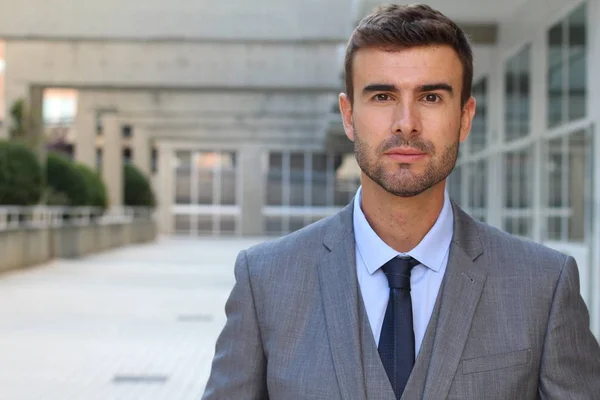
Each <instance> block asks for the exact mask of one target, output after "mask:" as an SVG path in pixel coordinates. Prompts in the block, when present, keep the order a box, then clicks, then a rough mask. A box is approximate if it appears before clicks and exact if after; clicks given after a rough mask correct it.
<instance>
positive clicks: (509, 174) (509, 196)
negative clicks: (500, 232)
mask: <svg viewBox="0 0 600 400" xmlns="http://www.w3.org/2000/svg"><path fill="white" fill-rule="evenodd" d="M532 172H533V159H532V151H531V149H530V148H526V149H523V150H519V151H513V152H509V153H506V154H505V155H504V214H505V216H504V224H503V225H504V229H505V230H506V231H507V232H509V233H512V234H514V235H519V236H525V237H530V236H531V235H532V231H531V229H532V207H533V185H532V182H533V176H532Z"/></svg>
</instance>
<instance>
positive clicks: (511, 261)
mask: <svg viewBox="0 0 600 400" xmlns="http://www.w3.org/2000/svg"><path fill="white" fill-rule="evenodd" d="M475 225H476V227H477V231H478V236H479V239H480V241H481V243H482V246H483V248H484V256H486V259H487V261H488V263H489V264H491V265H495V266H496V267H499V268H500V267H501V268H502V270H503V272H504V273H506V272H510V271H514V272H525V273H528V274H551V275H555V276H556V277H558V276H559V275H560V273H561V270H562V268H563V267H564V265H565V264H566V263H567V261H569V259H570V260H571V261H573V260H572V257H569V256H567V255H566V254H563V253H561V252H559V251H557V250H554V249H551V248H549V247H547V246H544V245H542V244H540V243H537V242H534V241H532V240H530V239H526V238H522V237H517V236H514V235H511V234H509V233H506V232H504V231H501V230H500V229H498V228H495V227H492V226H490V225H487V224H484V223H482V222H478V221H475Z"/></svg>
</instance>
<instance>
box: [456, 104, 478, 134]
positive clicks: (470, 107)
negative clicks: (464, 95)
mask: <svg viewBox="0 0 600 400" xmlns="http://www.w3.org/2000/svg"><path fill="white" fill-rule="evenodd" d="M475 105H476V102H475V98H474V97H472V96H471V97H469V100H467V102H466V103H465V105H464V106H463V109H462V113H461V115H460V142H461V143H462V142H464V141H465V140H466V139H467V137H468V136H469V133H470V132H471V125H472V124H473V117H474V116H475Z"/></svg>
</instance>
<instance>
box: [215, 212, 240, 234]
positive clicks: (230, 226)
mask: <svg viewBox="0 0 600 400" xmlns="http://www.w3.org/2000/svg"><path fill="white" fill-rule="evenodd" d="M235 227H236V223H235V218H233V217H225V216H221V218H220V221H219V233H220V234H221V235H234V234H235Z"/></svg>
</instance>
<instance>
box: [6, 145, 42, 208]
mask: <svg viewBox="0 0 600 400" xmlns="http://www.w3.org/2000/svg"><path fill="white" fill-rule="evenodd" d="M43 176H44V174H43V172H42V167H41V165H40V163H39V161H38V159H37V157H36V156H35V154H34V153H33V152H32V151H31V150H29V149H28V148H27V147H25V146H24V145H22V144H19V143H16V142H10V141H4V140H2V141H0V204H2V205H19V206H30V205H34V204H37V203H38V202H39V200H40V197H41V196H42V192H43Z"/></svg>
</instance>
